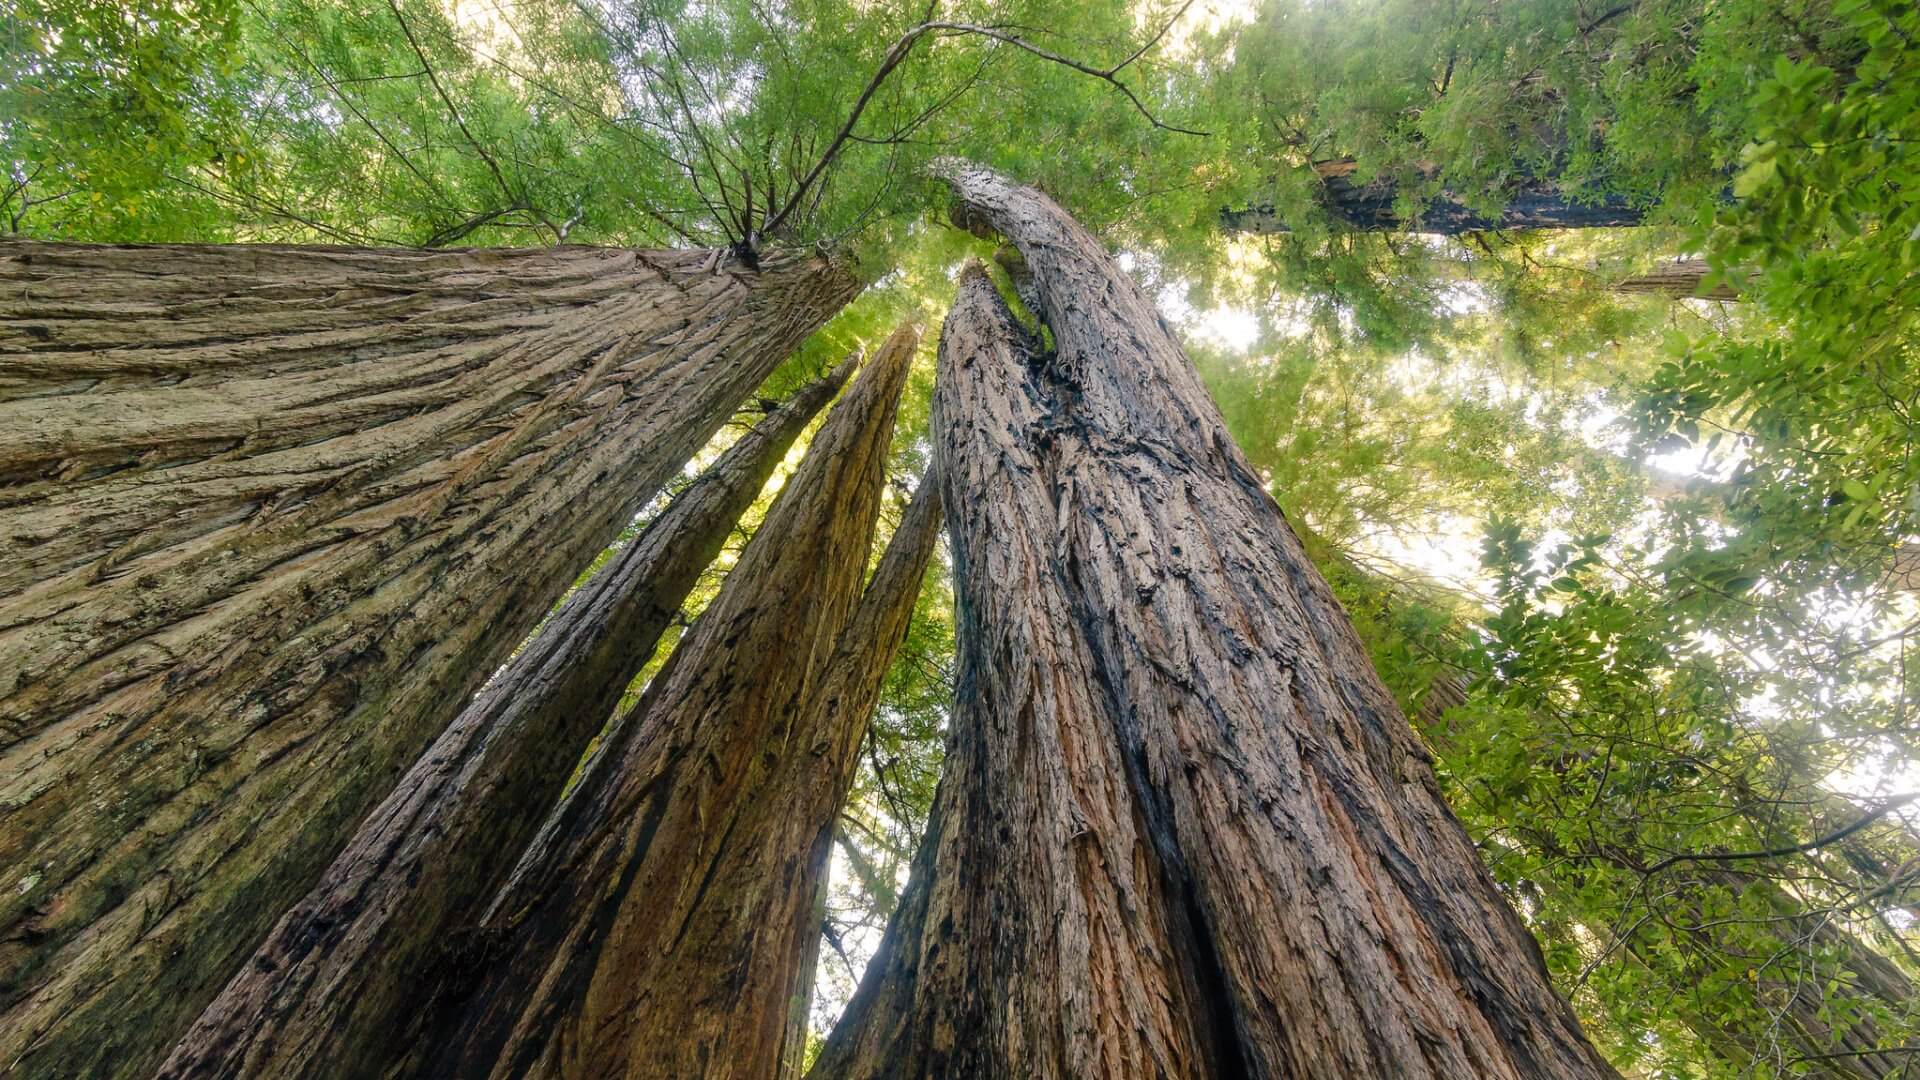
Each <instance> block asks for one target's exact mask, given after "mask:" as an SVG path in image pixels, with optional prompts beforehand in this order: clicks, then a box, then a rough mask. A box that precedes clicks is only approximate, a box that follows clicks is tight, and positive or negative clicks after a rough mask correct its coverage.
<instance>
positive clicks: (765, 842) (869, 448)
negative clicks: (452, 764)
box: [405, 328, 919, 1078]
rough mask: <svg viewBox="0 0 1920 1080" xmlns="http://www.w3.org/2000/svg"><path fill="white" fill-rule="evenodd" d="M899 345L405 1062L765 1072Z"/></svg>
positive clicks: (597, 771)
mask: <svg viewBox="0 0 1920 1080" xmlns="http://www.w3.org/2000/svg"><path fill="white" fill-rule="evenodd" d="M917 341H918V335H917V334H916V333H915V332H914V331H913V330H911V329H908V328H903V329H902V330H900V331H898V332H896V333H895V334H894V335H893V337H891V338H890V339H889V340H888V341H887V343H886V344H885V345H884V346H883V347H882V348H881V349H880V350H879V352H878V354H877V355H876V356H875V357H874V358H873V360H872V361H870V362H869V364H868V366H867V369H866V370H865V371H863V372H862V373H861V375H860V376H859V378H858V379H856V380H855V383H854V385H853V388H852V389H851V390H849V391H848V393H847V395H846V397H845V398H844V399H843V400H842V401H841V403H840V404H839V405H838V406H836V407H835V408H834V410H833V412H832V413H831V414H829V416H828V418H827V422H826V424H825V425H824V426H823V427H822V429H821V430H820V432H819V434H817V435H816V436H815V437H814V439H813V442H812V445H811V447H810V448H809V450H808V453H807V457H806V460H805V461H804V462H803V463H802V464H801V466H800V468H799V470H798V471H797V472H796V473H795V474H794V476H793V477H792V478H791V479H790V480H788V482H787V484H786V486H785V487H784V488H783V489H782V491H781V494H780V497H779V500H778V501H777V502H776V503H775V505H774V508H773V509H772V510H771V511H770V512H769V513H768V515H767V518H766V520H765V521H764V522H763V523H762V524H761V526H760V528H759V529H758V530H757V531H756V533H755V534H754V538H753V540H752V541H751V542H750V543H749V544H748V545H747V549H746V551H745V552H744V553H743V555H742V556H741V559H740V561H739V562H738V563H737V564H735V566H734V567H733V569H732V570H731V571H730V572H729V573H728V575H727V579H726V582H725V583H724V584H723V585H722V587H721V590H720V593H719V595H718V596H717V597H716V598H715V599H714V601H713V603H712V604H711V605H710V606H709V607H708V608H707V609H706V611H705V612H703V613H702V614H701V616H700V619H699V621H698V622H697V623H696V624H695V627H694V628H693V630H692V631H691V632H690V633H689V635H688V636H687V637H686V638H684V639H682V641H681V642H680V644H679V646H678V647H677V648H676V649H675V650H674V653H673V655H672V657H670V658H669V660H668V662H667V664H666V666H665V668H664V669H663V670H662V671H661V672H660V674H659V675H657V676H656V677H655V679H654V680H653V682H652V684H651V685H650V686H649V687H648V689H647V691H646V692H645V693H644V694H643V695H642V697H641V700H640V701H639V703H638V704H637V705H635V707H634V709H633V710H632V712H631V713H629V714H628V715H627V716H626V717H624V718H623V719H622V720H621V722H620V725H619V726H620V728H621V729H622V730H621V731H620V732H619V733H618V734H617V735H616V736H615V737H613V738H612V739H610V745H608V746H607V747H606V748H605V749H603V750H602V751H601V752H600V754H599V755H598V756H597V758H596V759H595V761H594V763H593V764H591V765H590V766H589V768H588V771H587V774H586V775H585V776H584V777H583V778H582V780H581V781H580V784H579V786H578V788H577V789H576V790H575V791H574V792H573V793H571V795H570V796H569V797H568V799H567V800H566V801H565V802H563V803H562V805H561V806H560V807H558V808H557V809H556V810H555V812H554V813H553V814H552V815H551V816H550V817H549V819H548V821H547V823H546V825H545V826H544V827H543V829H542V831H541V834H540V836H539V837H537V838H536V840H535V842H534V844H533V846H532V847H531V848H530V849H529V851H528V852H527V854H526V855H525V856H524V857H523V858H522V860H521V862H520V865H519V866H518V867H516V868H515V870H514V872H513V876H512V879H511V880H510V881H509V882H508V883H507V885H506V886H505V887H504V888H503V889H502V890H501V893H500V895H499V896H498V897H497V898H496V899H495V901H494V903H493V906H492V910H491V911H490V912H489V914H488V918H487V921H486V924H485V925H484V927H483V928H482V932H483V933H484V934H486V935H487V936H489V937H491V938H494V939H496V940H495V944H494V947H493V948H492V949H491V950H490V953H491V955H490V956H489V958H488V962H487V963H486V965H485V969H484V974H483V975H482V977H481V978H480V979H479V980H478V982H477V985H476V986H474V987H473V989H472V995H471V997H472V1000H471V1001H470V1002H469V1003H468V1006H467V1010H466V1014H465V1015H464V1016H463V1017H461V1018H460V1019H459V1020H458V1022H457V1023H455V1024H453V1025H451V1030H449V1031H447V1032H446V1033H445V1034H443V1035H441V1036H438V1037H435V1038H433V1039H430V1040H426V1041H424V1042H422V1043H421V1044H420V1045H419V1048H418V1052H417V1055H416V1059H417V1060H416V1061H414V1062H411V1063H409V1064H408V1066H407V1067H406V1070H405V1071H410V1070H411V1069H412V1068H414V1067H416V1066H417V1067H419V1068H421V1069H422V1071H425V1072H427V1073H430V1074H434V1075H444V1076H458V1077H472V1076H486V1075H496V1076H517V1075H523V1074H525V1073H528V1072H534V1073H539V1074H542V1075H565V1076H583V1077H613V1076H636V1077H638V1076H645V1077H656V1076H657V1077H668V1076H671V1077H676V1078H679V1077H687V1078H692V1077H700V1076H714V1077H720V1076H728V1077H766V1076H771V1075H773V1073H774V1071H775V1068H776V1065H777V1062H778V1061H779V1058H780V1044H781V1038H782V1035H783V1033H784V1032H785V1030H786V1019H787V1015H788V1010H787V998H788V995H789V994H790V993H791V991H792V975H791V971H792V967H793V966H794V965H795V964H798V963H799V962H800V957H799V956H798V955H797V950H796V938H797V936H798V935H799V934H800V933H801V931H802V929H803V927H801V926H799V925H795V923H794V922H793V918H792V915H793V913H791V912H789V911H787V910H785V907H784V906H783V904H782V903H781V901H782V900H783V898H786V897H790V896H792V895H793V894H794V893H795V892H800V893H801V894H802V896H803V898H804V900H805V901H807V902H809V903H810V902H811V900H812V893H811V887H810V884H808V883H807V882H805V881H804V880H803V874H802V867H803V865H805V864H806V863H807V861H808V860H810V859H812V858H814V857H815V852H814V851H813V850H812V848H811V846H810V844H811V842H812V841H813V838H814V833H815V830H817V829H821V828H825V827H827V826H829V825H830V824H831V822H832V818H833V814H834V812H835V809H834V808H833V807H828V808H826V811H825V812H826V817H825V820H823V821H820V822H802V820H801V819H803V818H804V816H805V815H806V813H807V811H806V810H805V809H804V808H803V805H802V803H801V801H800V796H801V795H802V794H803V793H805V792H806V791H807V790H808V789H809V787H810V785H809V784H808V780H809V779H810V776H811V774H816V773H818V774H824V773H826V772H828V771H830V770H831V769H832V768H833V767H834V763H835V761H836V760H837V758H836V756H835V755H836V754H838V753H839V750H838V749H837V746H838V744H839V743H840V741H841V740H840V739H839V738H838V732H836V731H834V730H832V727H831V725H827V726H822V725H815V724H811V723H809V722H808V721H807V717H808V715H809V713H810V711H811V710H812V705H813V702H814V701H815V698H816V696H817V695H819V694H821V693H823V692H828V693H830V692H832V691H831V690H825V689H823V688H827V687H830V686H831V685H832V681H831V679H830V672H831V671H832V668H833V665H832V657H833V656H834V651H835V645H836V640H837V639H839V638H840V637H841V631H842V628H843V627H844V626H845V625H846V624H847V621H848V617H849V615H850V613H851V612H852V611H853V609H854V606H855V601H856V600H857V598H858V597H859V594H860V586H861V577H862V575H863V573H864V571H865V569H866V565H867V557H868V550H869V548H870V546H871V542H872V536H873V528H874V523H875V519H876V515H877V513H878V510H879V505H880V496H881V485H882V481H883V479H884V467H885V462H886V455H887V448H888V443H889V440H890V436H891V434H892V431H893V421H894V416H895V412H896V409H897V406H898V399H899V395H900V390H901V387H902V385H903V384H904V381H905V378H906V374H907V369H908V365H909V361H910V360H911V357H912V354H913V352H914V348H915V346H916V344H917ZM904 576H905V577H908V578H911V580H912V581H913V583H915V584H917V583H918V580H919V575H918V574H917V573H912V574H907V575H904ZM903 591H905V592H908V593H911V592H912V591H914V590H911V589H905V590H903ZM903 602H904V605H905V606H907V607H908V608H910V606H911V603H912V599H911V596H907V597H905V598H904V601H903ZM880 670H884V666H882V667H881V668H880ZM878 677H879V673H878V671H875V672H873V674H872V678H873V679H875V680H877V679H878ZM867 693H868V694H870V693H871V691H868V692H867ZM868 700H869V701H870V700H871V698H870V697H869V698H868ZM861 719H862V720H864V716H862V717H861ZM851 720H852V713H850V712H849V713H842V714H838V715H837V716H836V717H835V721H836V722H837V723H842V724H844V723H849V722H851ZM801 824H805V825H807V826H809V827H806V828H796V826H798V825H801ZM783 835H786V836H789V837H791V838H792V839H791V841H790V842H789V844H788V846H787V848H785V849H782V848H780V847H777V846H774V845H775V843H776V841H777V839H778V838H779V837H781V836H783ZM810 928H811V923H810V922H809V926H808V927H807V929H810Z"/></svg>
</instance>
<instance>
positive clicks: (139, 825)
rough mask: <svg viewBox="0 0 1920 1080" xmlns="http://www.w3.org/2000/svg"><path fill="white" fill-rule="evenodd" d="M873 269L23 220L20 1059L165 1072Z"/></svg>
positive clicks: (13, 252) (5, 271) (10, 1032)
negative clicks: (655, 503) (48, 240)
mask: <svg viewBox="0 0 1920 1080" xmlns="http://www.w3.org/2000/svg"><path fill="white" fill-rule="evenodd" d="M855 288H856V286H855V283H854V282H853V281H851V280H850V279H849V278H848V277H847V276H845V275H844V274H842V273H840V272H838V271H836V270H834V269H832V268H830V267H828V266H827V265H825V264H824V263H823V262H822V261H820V260H817V259H811V258H803V257H799V256H791V255H789V256H776V257H774V258H771V259H768V260H765V261H763V263H762V269H761V270H760V271H759V272H757V273H754V272H748V271H745V270H741V269H738V268H735V267H732V266H731V265H729V264H727V263H726V262H725V257H724V256H723V255H722V254H721V253H717V252H704V251H692V252H680V251H673V252H667V251H662V252H636V251H616V250H594V249H578V248H576V249H549V250H541V251H464V252H406V251H366V250H355V249H337V248H335V249H329V248H288V247H240V246H234V247H190V246H179V247H97V246H76V245H52V244H7V245H5V246H4V247H0V352H4V353H5V356H6V359H5V361H4V364H3V365H0V367H3V368H4V374H0V547H3V548H4V552H5V558H0V672H5V673H6V676H5V679H6V681H5V682H4V683H0V805H4V806H5V807H6V808H7V814H6V818H5V821H4V823H3V824H0V867H4V868H5V872H4V888H0V1062H5V1063H6V1065H7V1067H9V1068H10V1069H12V1070H13V1073H14V1074H15V1075H22V1076H71V1075H87V1076H106V1075H137V1074H142V1073H145V1072H147V1071H150V1070H151V1069H152V1068H153V1067H154V1066H155V1064H157V1062H158V1060H159V1058H160V1057H161V1056H162V1055H164V1054H165V1053H166V1051H167V1049H168V1047H170V1046H171V1045H172V1044H173V1042H174V1040H175V1039H176V1038H177V1037H178V1036H179V1035H180V1034H181V1032H182V1031H183V1029H184V1028H185V1027H186V1026H187V1025H188V1024H189V1023H190V1022H191V1021H192V1019H193V1017H194V1016H196V1015H197V1014H198V1013H199V1011H200V1009H201V1008H202V1007H203V1006H204V1005H205V1004H206V1003H207V1001H208V1000H210V999H211V997H212V996H213V995H214V993H215V992H216V991H217V990H218V989H219V988H220V986H221V985H222V984H223V983H224V982H225V981H226V979H227V978H228V977H229V976H230V975H231V974H232V973H233V971H234V969H235V968H236V967H237V966H238V964H239V963H240V962H241V961H242V960H243V959H244V958H245V957H246V955H247V953H248V952H249V951H250V950H251V949H252V948H253V947H254V946H255V944H256V943H258V941H259V940H260V939H261V937H262V936H263V935H264V934H265V933H266V931H267V930H268V928H269V927H270V926H271V925H272V924H273V921H274V920H275V919H276V918H277V917H278V916H279V915H280V914H281V913H282V912H283V911H285V910H286V908H287V907H288V906H289V905H290V904H291V903H292V902H293V901H295V900H296V899H297V898H298V897H300V896H301V895H302V894H303V893H305V892H306V891H307V889H308V888H310V887H311V886H312V885H313V883H314V881H315V879H316V877H317V876H318V875H319V873H320V872H321V870H322V869H323V868H324V867H325V866H326V865H327V862H328V860H330V859H331V858H332V857H333V856H334V854H335V853H336V852H337V851H338V850H339V849H340V847H341V845H342V844H343V843H344V842H345V840H346V839H347V837H348V836H349V835H350V833H351V830H352V828H353V826H354V823H355V822H357V821H358V820H359V819H360V818H361V817H362V816H363V815H364V814H365V813H366V811H367V810H368V809H370V808H371V807H372V806H373V805H374V804H375V802H377V801H378V800H379V799H380V798H381V797H383V796H384V795H385V794H386V793H387V791H388V790H389V789H390V788H391V787H392V785H393V783H394V782H395V780H396V779H397V778H398V775H399V773H400V772H401V771H402V770H403V769H405V768H406V767H407V765H408V764H409V763H411V762H412V761H413V760H415V758H417V757H418V755H419V753H420V751H421V750H422V749H423V748H424V746H425V745H426V744H427V742H428V740H430V739H431V738H432V737H433V736H434V735H435V734H437V733H438V732H439V731H440V730H441V729H442V728H443V727H444V726H445V725H446V723H447V722H448V721H449V720H450V719H451V718H452V716H453V715H454V714H455V713H456V712H457V711H458V710H459V708H460V707H461V706H462V705H463V704H464V703H465V701H466V699H467V698H468V697H469V696H470V695H471V694H472V692H473V691H474V690H476V689H478V688H479V685H480V683H481V682H482V681H483V680H484V679H485V677H486V675H487V673H489V672H490V671H492V670H493V669H494V667H496V666H497V665H498V664H500V663H501V662H502V661H504V660H505V659H506V658H507V655H508V653H509V652H510V650H511V649H512V648H513V646H514V645H515V644H516V643H517V642H518V641H519V640H520V639H521V638H522V637H523V636H524V635H525V634H526V632H527V631H528V630H529V629H531V627H532V626H533V624H534V623H535V621H537V620H538V619H539V617H540V616H541V615H543V614H545V613H546V611H547V610H548V609H549V608H550V607H551V605H552V603H553V601H554V600H555V599H556V598H557V596H558V594H559V592H560V590H561V589H563V588H564V587H565V585H566V584H567V583H568V582H569V581H571V580H572V578H573V577H574V575H575V574H577V573H578V571H579V570H580V568H581V567H582V566H584V565H585V564H586V563H587V562H588V561H589V560H590V559H591V558H592V557H593V555H594V554H595V553H596V552H598V551H599V550H600V549H601V548H603V547H604V546H605V545H606V544H607V543H608V542H609V541H611V540H612V538H613V537H614V536H615V535H616V534H617V532H618V531H619V529H620V528H621V527H622V526H623V525H624V524H625V523H626V522H627V521H628V520H630V519H631V517H632V515H633V513H634V512H635V511H636V510H637V509H638V507H639V506H640V504H641V503H642V501H643V500H644V499H646V498H647V497H648V496H650V495H651V493H652V492H653V491H654V490H655V489H657V488H658V486H659V485H660V484H661V483H662V482H663V481H664V480H665V479H666V478H667V477H668V476H670V475H671V474H672V472H673V471H674V470H675V469H677V468H678V467H679V466H680V464H681V463H682V462H683V461H684V460H685V459H686V458H687V456H688V455H689V454H690V453H691V452H692V451H693V450H694V449H696V448H697V447H698V446H700V445H701V444H702V443H703V442H705V441H706V439H707V438H708V437H709V436H710V435H711V433H712V432H713V431H714V430H715V429H716V428H717V427H718V426H719V424H720V423H721V422H723V421H724V419H725V418H726V416H727V415H728V414H729V413H730V412H731V410H732V408H733V407H734V406H735V405H736V404H737V403H738V402H739V401H740V400H741V399H742V398H743V397H744V396H745V395H746V394H747V393H748V392H749V391H750V390H751V389H752V387H753V386H754V385H755V384H757V383H758V382H759V381H760V380H761V379H763V378H764V377H765V375H766V374H767V373H768V372H769V371H770V370H771V369H772V368H773V367H774V366H775V365H776V364H778V363H779V361H780V360H781V359H783V358H784V357H785V356H787V355H788V354H789V353H790V352H791V351H792V350H793V349H794V348H795V347H796V346H797V345H798V344H799V342H800V341H801V340H802V339H803V338H804V337H805V336H806V334H807V333H809V332H810V331H811V330H812V329H813V328H814V327H816V326H818V325H819V324H820V323H821V322H822V321H824V320H825V319H826V318H827V317H828V316H829V315H831V314H832V313H833V312H834V311H836V310H837V309H838V308H839V307H840V306H841V305H842V304H843V303H844V302H845V301H846V300H847V299H848V298H849V297H850V296H851V295H852V294H853V293H854V291H855Z"/></svg>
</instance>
